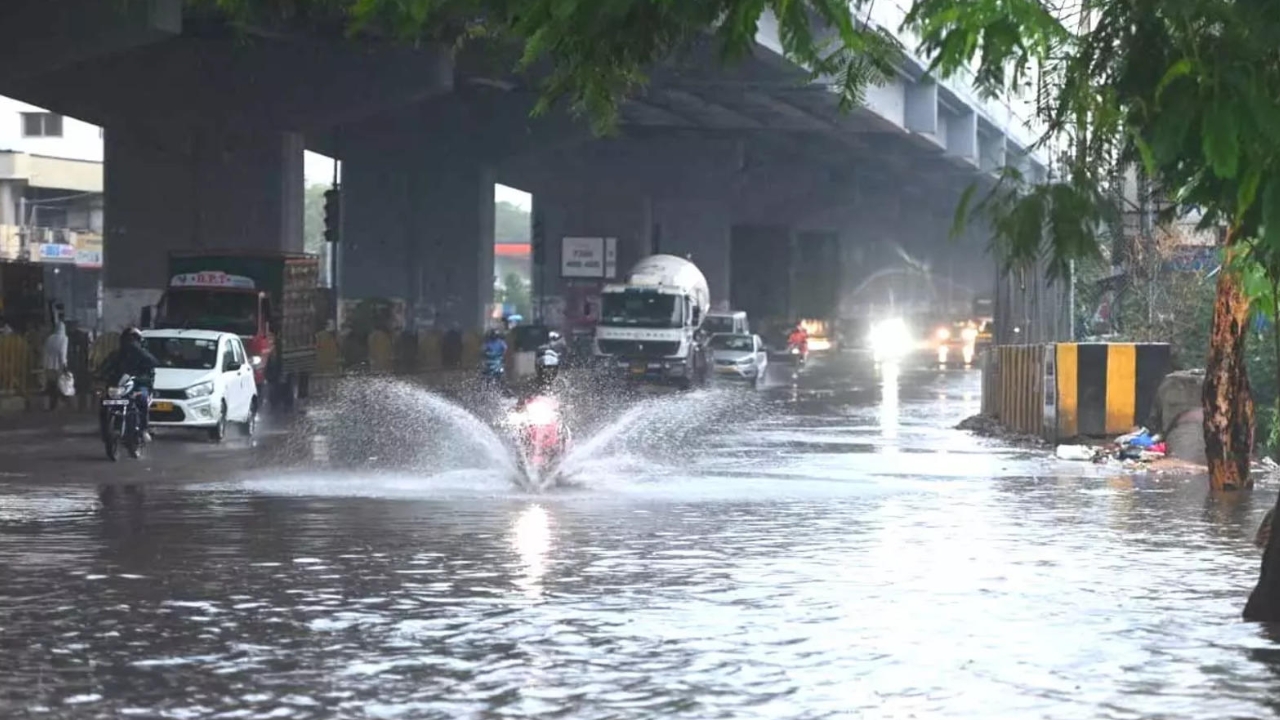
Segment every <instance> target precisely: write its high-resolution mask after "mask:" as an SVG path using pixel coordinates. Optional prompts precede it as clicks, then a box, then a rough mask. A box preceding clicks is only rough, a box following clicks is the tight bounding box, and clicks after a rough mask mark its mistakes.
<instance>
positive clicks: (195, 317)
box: [156, 289, 258, 335]
mask: <svg viewBox="0 0 1280 720" xmlns="http://www.w3.org/2000/svg"><path fill="white" fill-rule="evenodd" d="M156 325H157V326H158V327H161V328H186V329H191V330H217V331H219V332H227V333H234V334H236V335H255V334H257V332H258V296H257V295H256V294H254V293H245V292H227V291H225V290H195V289H182V290H172V291H170V292H169V294H168V295H167V296H166V297H165V304H164V308H163V311H162V313H161V316H160V318H159V321H158V322H157V323H156Z"/></svg>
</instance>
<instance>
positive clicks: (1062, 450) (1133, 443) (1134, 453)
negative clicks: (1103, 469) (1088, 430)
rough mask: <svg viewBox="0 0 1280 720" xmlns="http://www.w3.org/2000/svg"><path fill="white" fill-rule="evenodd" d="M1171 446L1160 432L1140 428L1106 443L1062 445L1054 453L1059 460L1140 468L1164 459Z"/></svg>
mask: <svg viewBox="0 0 1280 720" xmlns="http://www.w3.org/2000/svg"><path fill="white" fill-rule="evenodd" d="M1167 453H1168V446H1167V445H1166V444H1165V442H1164V438H1162V437H1161V436H1160V435H1158V434H1155V435H1153V434H1152V433H1151V431H1150V430H1148V429H1146V428H1144V427H1140V428H1137V429H1135V430H1134V431H1132V432H1128V433H1125V434H1124V435H1121V436H1120V437H1117V438H1116V439H1115V440H1114V441H1113V442H1111V443H1108V444H1106V445H1059V446H1058V447H1057V449H1056V451H1055V452H1054V455H1055V456H1056V457H1057V458H1058V459H1059V460H1074V461H1079V462H1092V463H1095V464H1099V465H1102V464H1107V463H1122V464H1124V465H1125V466H1126V467H1130V468H1134V469H1137V468H1141V467H1144V466H1146V465H1148V464H1150V463H1152V462H1155V461H1157V460H1162V459H1164V457H1165V455H1166V454H1167Z"/></svg>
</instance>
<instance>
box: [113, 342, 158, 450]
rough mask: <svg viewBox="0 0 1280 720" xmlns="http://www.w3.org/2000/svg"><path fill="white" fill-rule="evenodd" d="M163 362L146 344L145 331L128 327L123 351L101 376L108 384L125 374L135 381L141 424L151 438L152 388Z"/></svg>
mask: <svg viewBox="0 0 1280 720" xmlns="http://www.w3.org/2000/svg"><path fill="white" fill-rule="evenodd" d="M159 366H160V361H159V360H157V359H156V356H155V355H152V354H151V353H150V352H149V351H148V350H147V349H146V348H145V347H144V346H143V345H142V332H141V331H139V330H138V329H137V328H134V327H131V328H126V329H125V331H124V332H123V333H121V334H120V349H119V350H117V351H115V352H113V353H111V355H109V356H108V357H107V360H106V362H104V363H103V364H102V370H101V371H100V372H99V375H100V376H101V377H102V379H103V380H104V381H106V382H107V383H108V384H110V383H114V382H116V381H117V380H119V379H120V377H121V376H123V375H128V376H130V377H132V378H133V388H134V392H135V400H136V402H137V404H138V425H139V429H140V430H141V431H142V433H143V437H150V435H149V427H150V424H151V423H150V418H149V417H148V415H149V413H148V412H147V408H148V407H149V406H150V404H151V388H152V385H153V384H154V383H155V378H156V368H157V367H159ZM99 420H100V421H101V425H102V428H103V430H104V432H105V429H106V412H105V411H103V413H102V414H101V416H100V417H99Z"/></svg>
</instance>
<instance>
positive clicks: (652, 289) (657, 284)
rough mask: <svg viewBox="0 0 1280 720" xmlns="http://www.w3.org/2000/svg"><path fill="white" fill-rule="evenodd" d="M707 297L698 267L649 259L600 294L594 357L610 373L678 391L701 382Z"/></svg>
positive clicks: (662, 257) (668, 258)
mask: <svg viewBox="0 0 1280 720" xmlns="http://www.w3.org/2000/svg"><path fill="white" fill-rule="evenodd" d="M709 298H710V293H709V292H708V290H707V284H706V279H705V278H704V277H703V275H702V272H701V271H700V270H698V268H697V266H695V265H694V264H693V263H691V262H689V261H688V260H685V259H684V258H678V257H674V256H670V255H653V256H650V257H648V258H645V259H644V260H641V261H640V262H639V263H638V264H637V265H636V267H634V268H632V271H631V273H629V274H628V277H627V281H626V283H624V284H617V285H607V286H605V288H604V290H603V292H602V293H601V308H600V321H599V323H598V324H597V325H596V337H595V347H594V353H595V355H596V356H597V357H598V358H601V359H603V360H604V361H605V362H606V363H607V364H608V365H609V366H610V367H611V368H612V369H613V370H614V371H615V372H618V373H621V374H623V375H624V376H626V377H628V378H631V379H636V380H648V381H655V382H673V383H676V384H678V385H681V386H683V387H689V386H692V385H693V384H695V383H699V384H700V383H703V382H706V380H707V379H708V376H709V374H710V373H709V362H708V359H707V358H708V353H707V349H706V347H705V343H704V342H703V340H704V337H703V333H702V332H701V328H702V325H703V321H704V320H705V315H704V313H705V311H706V307H707V305H708V300H709Z"/></svg>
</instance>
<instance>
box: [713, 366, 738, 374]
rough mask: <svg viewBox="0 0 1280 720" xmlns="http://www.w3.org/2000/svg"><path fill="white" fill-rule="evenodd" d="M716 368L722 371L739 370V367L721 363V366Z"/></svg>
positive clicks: (731, 371)
mask: <svg viewBox="0 0 1280 720" xmlns="http://www.w3.org/2000/svg"><path fill="white" fill-rule="evenodd" d="M716 370H719V371H720V372H722V373H733V372H738V369H737V368H735V367H733V366H732V365H721V366H720V367H718V368H716Z"/></svg>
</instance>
